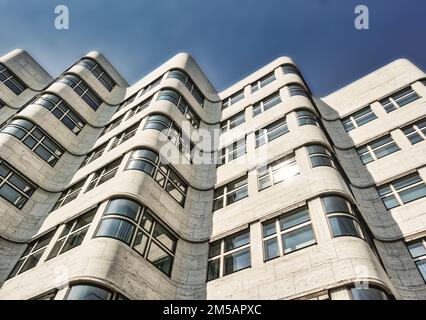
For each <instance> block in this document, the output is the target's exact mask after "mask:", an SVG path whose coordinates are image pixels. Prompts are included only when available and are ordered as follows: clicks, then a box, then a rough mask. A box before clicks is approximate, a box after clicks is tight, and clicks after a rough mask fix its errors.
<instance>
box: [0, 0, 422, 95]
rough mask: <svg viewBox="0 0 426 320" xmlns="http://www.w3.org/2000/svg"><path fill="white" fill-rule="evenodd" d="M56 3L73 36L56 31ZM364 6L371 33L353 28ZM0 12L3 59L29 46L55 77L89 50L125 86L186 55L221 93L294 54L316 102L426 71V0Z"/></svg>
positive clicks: (0, 7) (107, 5) (272, 0)
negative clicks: (372, 80) (392, 73)
mask: <svg viewBox="0 0 426 320" xmlns="http://www.w3.org/2000/svg"><path fill="white" fill-rule="evenodd" d="M58 4H66V5H68V7H69V9H70V29H69V30H56V29H55V28H54V19H55V14H54V8H55V6H56V5H58ZM358 4H366V5H367V6H368V7H369V10H370V30H367V31H358V30H356V29H355V28H354V19H355V14H354V8H355V7H356V5H358ZM0 12H2V17H1V19H0V30H1V31H0V32H1V36H0V39H1V42H0V54H4V53H6V52H8V51H10V50H12V49H14V48H23V49H26V50H27V51H28V52H29V53H31V54H32V55H33V56H34V57H35V58H36V59H37V60H38V61H39V62H40V63H41V64H42V65H43V66H44V67H45V68H46V69H47V70H48V71H49V72H50V73H51V74H52V75H54V76H57V75H58V74H59V73H60V72H61V71H62V70H64V69H65V68H66V67H67V66H69V65H70V64H72V63H73V62H74V61H75V60H77V59H78V58H79V57H80V56H82V55H83V54H85V53H87V52H88V51H91V50H99V51H101V52H102V53H103V54H104V55H105V56H106V57H107V58H108V59H109V60H110V61H111V62H112V63H113V65H114V66H115V67H116V68H117V69H118V70H119V71H120V72H121V73H122V74H123V76H124V77H125V78H126V79H127V80H128V81H129V83H134V82H135V81H137V80H139V79H140V78H141V77H143V76H144V75H145V74H147V73H148V72H149V71H151V70H152V69H153V68H155V67H156V66H158V65H160V64H162V63H163V62H164V61H165V60H167V59H169V58H170V57H172V56H173V55H174V54H176V53H178V52H181V51H186V52H189V53H190V54H192V55H193V56H194V58H195V59H196V60H197V62H198V63H199V64H200V66H201V67H202V68H203V70H204V71H205V73H206V74H207V76H208V77H209V79H210V80H211V81H212V83H213V85H214V86H216V88H217V89H218V90H222V89H224V88H226V87H227V86H229V85H231V84H233V83H234V82H236V81H238V80H239V79H241V78H243V77H244V76H246V75H248V74H250V73H252V72H253V71H255V70H257V69H258V68H260V67H261V66H263V65H265V64H267V63H269V62H271V61H272V60H274V59H275V58H277V57H279V56H282V55H288V56H290V57H292V58H293V59H294V60H295V61H296V63H297V64H298V65H299V67H300V68H301V70H302V72H303V73H304V76H305V78H306V80H307V82H308V84H309V85H310V87H311V89H312V91H313V93H314V94H315V95H317V96H324V95H326V94H328V93H330V92H332V91H334V90H336V89H338V88H340V87H342V86H344V85H346V84H348V83H350V82H352V81H353V80H355V79H357V78H359V77H361V76H363V75H365V74H366V73H368V72H371V71H373V70H375V69H377V68H378V67H380V66H382V65H384V64H386V63H388V62H390V61H392V60H394V59H397V58H401V57H405V58H408V59H410V60H412V61H413V62H414V63H416V64H417V65H418V66H419V67H421V68H422V69H423V70H426V41H425V36H424V30H425V17H426V1H424V0H410V1H407V0H375V1H363V2H361V1H360V0H356V1H353V0H344V1H343V0H244V1H243V0H241V1H237V0H210V1H207V0H204V1H202V0H153V1H140V0H139V1H138V0H121V1H107V0H103V1H102V0H86V1H84V0H73V1H68V0H60V1H51V0H43V1H36V0H26V1H23V0H22V1H16V0H0Z"/></svg>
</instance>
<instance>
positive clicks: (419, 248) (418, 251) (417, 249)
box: [407, 241, 426, 258]
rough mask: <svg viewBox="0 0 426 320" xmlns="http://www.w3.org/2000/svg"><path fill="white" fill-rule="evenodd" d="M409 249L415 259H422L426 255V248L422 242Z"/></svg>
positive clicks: (411, 245)
mask: <svg viewBox="0 0 426 320" xmlns="http://www.w3.org/2000/svg"><path fill="white" fill-rule="evenodd" d="M407 248H408V250H409V251H410V254H411V256H412V257H413V258H417V257H421V256H423V255H426V248H425V246H424V245H423V243H422V242H421V241H420V242H416V243H412V244H410V245H408V246H407Z"/></svg>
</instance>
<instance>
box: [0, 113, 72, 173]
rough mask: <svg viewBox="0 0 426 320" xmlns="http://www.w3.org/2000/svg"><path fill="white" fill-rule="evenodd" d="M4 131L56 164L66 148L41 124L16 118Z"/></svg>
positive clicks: (50, 162)
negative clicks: (40, 125) (41, 126)
mask: <svg viewBox="0 0 426 320" xmlns="http://www.w3.org/2000/svg"><path fill="white" fill-rule="evenodd" d="M1 132H2V133H7V134H10V135H12V136H14V137H15V138H17V139H18V140H20V141H22V143H23V144H25V145H26V146H27V147H28V148H29V149H30V150H31V151H33V152H34V153H35V154H37V155H38V156H39V157H40V158H42V159H43V160H44V161H46V162H47V163H48V164H49V165H50V166H52V167H53V166H54V165H55V164H56V163H57V162H58V160H59V159H60V158H61V156H62V155H63V153H64V150H63V149H62V148H61V147H60V146H59V144H58V143H56V142H55V141H54V140H53V139H52V138H51V137H50V136H48V135H47V133H45V132H44V131H43V130H42V129H41V128H40V127H39V126H37V125H35V124H34V123H32V122H30V121H28V120H24V119H15V120H12V121H11V122H10V123H9V124H8V125H6V126H5V127H4V128H3V129H2V130H1Z"/></svg>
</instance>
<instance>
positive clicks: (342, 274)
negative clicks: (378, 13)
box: [0, 50, 426, 300]
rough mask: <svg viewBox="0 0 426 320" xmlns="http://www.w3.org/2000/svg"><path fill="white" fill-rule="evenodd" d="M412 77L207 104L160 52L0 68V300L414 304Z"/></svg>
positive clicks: (277, 72) (198, 86) (248, 82)
mask: <svg viewBox="0 0 426 320" xmlns="http://www.w3.org/2000/svg"><path fill="white" fill-rule="evenodd" d="M425 79H426V75H425V73H424V72H422V71H421V70H419V69H418V68H417V67H416V66H415V65H413V64H412V63H411V62H409V61H407V60H403V59H401V60H397V61H394V62H392V63H390V64H388V65H386V66H384V67H383V68H381V69H379V70H377V71H375V72H373V73H371V74H369V75H367V76H365V77H364V78H361V79H359V80H357V81H355V82H354V83H352V84H350V85H348V86H346V87H344V88H342V89H340V90H338V91H336V92H334V93H332V94H330V95H329V96H327V97H323V98H317V97H314V96H313V95H312V93H311V91H310V89H309V87H308V85H307V83H306V82H305V80H304V78H303V76H302V74H301V72H300V70H298V68H297V66H296V65H295V64H294V62H293V61H292V60H291V59H290V58H287V57H281V58H278V59H277V60H275V61H273V62H272V63H270V64H268V65H267V66H265V67H263V68H261V69H260V70H258V71H256V72H255V73H253V74H251V75H249V76H248V77H246V78H244V79H243V80H241V81H239V82H238V83H236V84H234V85H233V86H231V87H230V88H228V89H226V90H224V91H223V92H217V91H216V89H215V88H214V87H213V86H212V85H211V84H210V82H209V80H208V79H207V77H206V76H205V75H204V74H203V72H202V71H201V69H200V68H199V66H198V65H197V64H196V62H195V61H194V60H193V59H192V58H191V57H190V56H189V55H187V54H184V53H182V54H178V55H176V56H175V57H173V58H172V59H170V60H169V61H167V62H166V63H164V64H163V65H162V66H160V67H158V68H157V69H155V70H154V71H153V72H151V73H150V74H148V75H147V76H146V77H144V78H143V79H142V80H140V81H139V82H137V83H135V84H133V85H129V84H128V83H127V82H126V80H125V79H123V77H122V76H120V74H119V73H118V72H117V70H116V69H115V68H114V67H113V66H112V65H111V64H110V63H109V62H108V61H107V60H106V59H105V57H104V56H102V55H101V54H100V53H97V52H91V53H89V54H88V55H86V56H85V57H83V58H81V59H80V60H79V61H77V62H76V63H75V64H73V65H72V66H70V67H69V68H68V69H67V70H66V71H65V72H64V73H63V74H61V75H60V76H59V77H58V78H56V79H54V78H52V77H51V76H50V75H49V74H48V73H47V72H46V71H45V70H44V69H43V68H42V67H41V66H40V65H39V64H38V63H37V62H36V61H34V59H32V58H31V57H30V56H29V55H28V54H27V53H26V52H24V51H22V50H15V51H12V52H11V53H9V54H7V55H5V56H3V57H1V58H0V124H1V126H0V285H1V287H0V299H59V300H62V299H94V298H97V299H110V300H113V299H317V300H320V299H332V300H334V299H356V300H357V299H426V284H425V280H426V184H425V181H426V167H425V164H426V158H425V157H424V155H425V154H426V142H425V141H426V100H425V97H426V80H425Z"/></svg>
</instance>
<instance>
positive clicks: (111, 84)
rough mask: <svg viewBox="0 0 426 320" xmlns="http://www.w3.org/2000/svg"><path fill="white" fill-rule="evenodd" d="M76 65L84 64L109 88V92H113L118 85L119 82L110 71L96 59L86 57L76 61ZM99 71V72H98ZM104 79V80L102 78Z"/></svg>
mask: <svg viewBox="0 0 426 320" xmlns="http://www.w3.org/2000/svg"><path fill="white" fill-rule="evenodd" d="M76 65H79V66H82V67H84V68H86V69H87V70H89V71H90V72H91V73H92V75H93V76H94V77H95V78H96V79H97V80H98V81H99V82H100V83H101V84H102V85H103V86H104V87H105V89H107V90H108V91H109V92H111V91H112V90H113V89H114V88H115V86H116V85H117V82H116V81H115V80H114V79H113V78H112V77H111V76H110V75H109V73H108V72H106V70H105V68H104V67H102V66H101V64H100V63H99V62H97V61H96V60H94V59H91V58H88V57H84V58H82V59H81V60H80V61H78V62H77V63H76ZM96 73H98V74H96ZM101 79H102V80H103V81H102V80H101Z"/></svg>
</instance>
